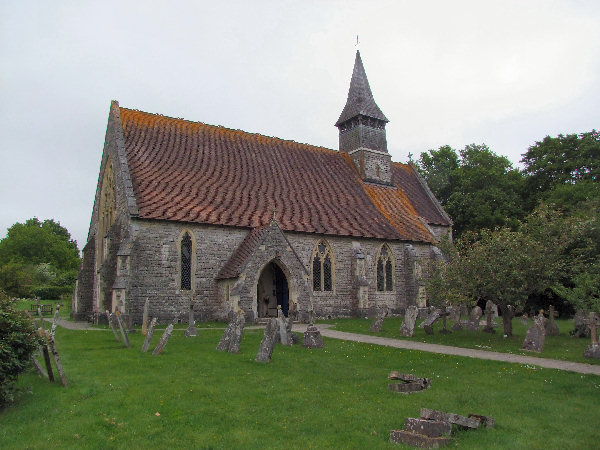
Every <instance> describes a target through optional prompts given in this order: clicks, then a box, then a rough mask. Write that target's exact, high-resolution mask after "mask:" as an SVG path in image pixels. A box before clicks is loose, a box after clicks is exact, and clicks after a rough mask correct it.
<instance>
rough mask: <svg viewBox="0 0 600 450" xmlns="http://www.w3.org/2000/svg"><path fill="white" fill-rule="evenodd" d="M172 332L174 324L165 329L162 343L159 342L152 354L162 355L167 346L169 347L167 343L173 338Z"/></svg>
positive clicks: (161, 339) (161, 338)
mask: <svg viewBox="0 0 600 450" xmlns="http://www.w3.org/2000/svg"><path fill="white" fill-rule="evenodd" d="M172 332H173V324H172V323H170V324H169V326H168V327H167V328H166V329H165V332H164V333H163V335H162V336H161V337H160V341H158V344H157V345H156V348H155V349H154V351H153V352H152V354H153V355H160V354H161V353H162V351H163V350H164V348H165V345H167V342H168V341H169V338H170V337H171V333H172Z"/></svg>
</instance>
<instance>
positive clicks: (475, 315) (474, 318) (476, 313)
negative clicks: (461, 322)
mask: <svg viewBox="0 0 600 450" xmlns="http://www.w3.org/2000/svg"><path fill="white" fill-rule="evenodd" d="M482 314H483V313H482V311H481V308H480V307H479V306H475V307H474V308H473V309H472V310H471V315H470V317H469V320H468V321H467V323H466V326H467V330H469V331H477V330H479V321H480V320H481V316H482Z"/></svg>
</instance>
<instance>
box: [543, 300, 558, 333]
mask: <svg viewBox="0 0 600 450" xmlns="http://www.w3.org/2000/svg"><path fill="white" fill-rule="evenodd" d="M555 317H558V311H555V310H554V305H550V307H549V311H548V320H547V321H546V335H547V336H560V330H559V329H558V325H556V321H555V320H554V318H555Z"/></svg>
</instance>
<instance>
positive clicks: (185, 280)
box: [181, 233, 192, 290]
mask: <svg viewBox="0 0 600 450" xmlns="http://www.w3.org/2000/svg"><path fill="white" fill-rule="evenodd" d="M191 288H192V238H191V237H190V235H189V233H185V235H184V236H183V239H181V289H185V290H190V289H191Z"/></svg>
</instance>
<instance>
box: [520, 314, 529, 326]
mask: <svg viewBox="0 0 600 450" xmlns="http://www.w3.org/2000/svg"><path fill="white" fill-rule="evenodd" d="M527 324H529V317H528V316H527V313H523V315H522V316H521V325H527Z"/></svg>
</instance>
